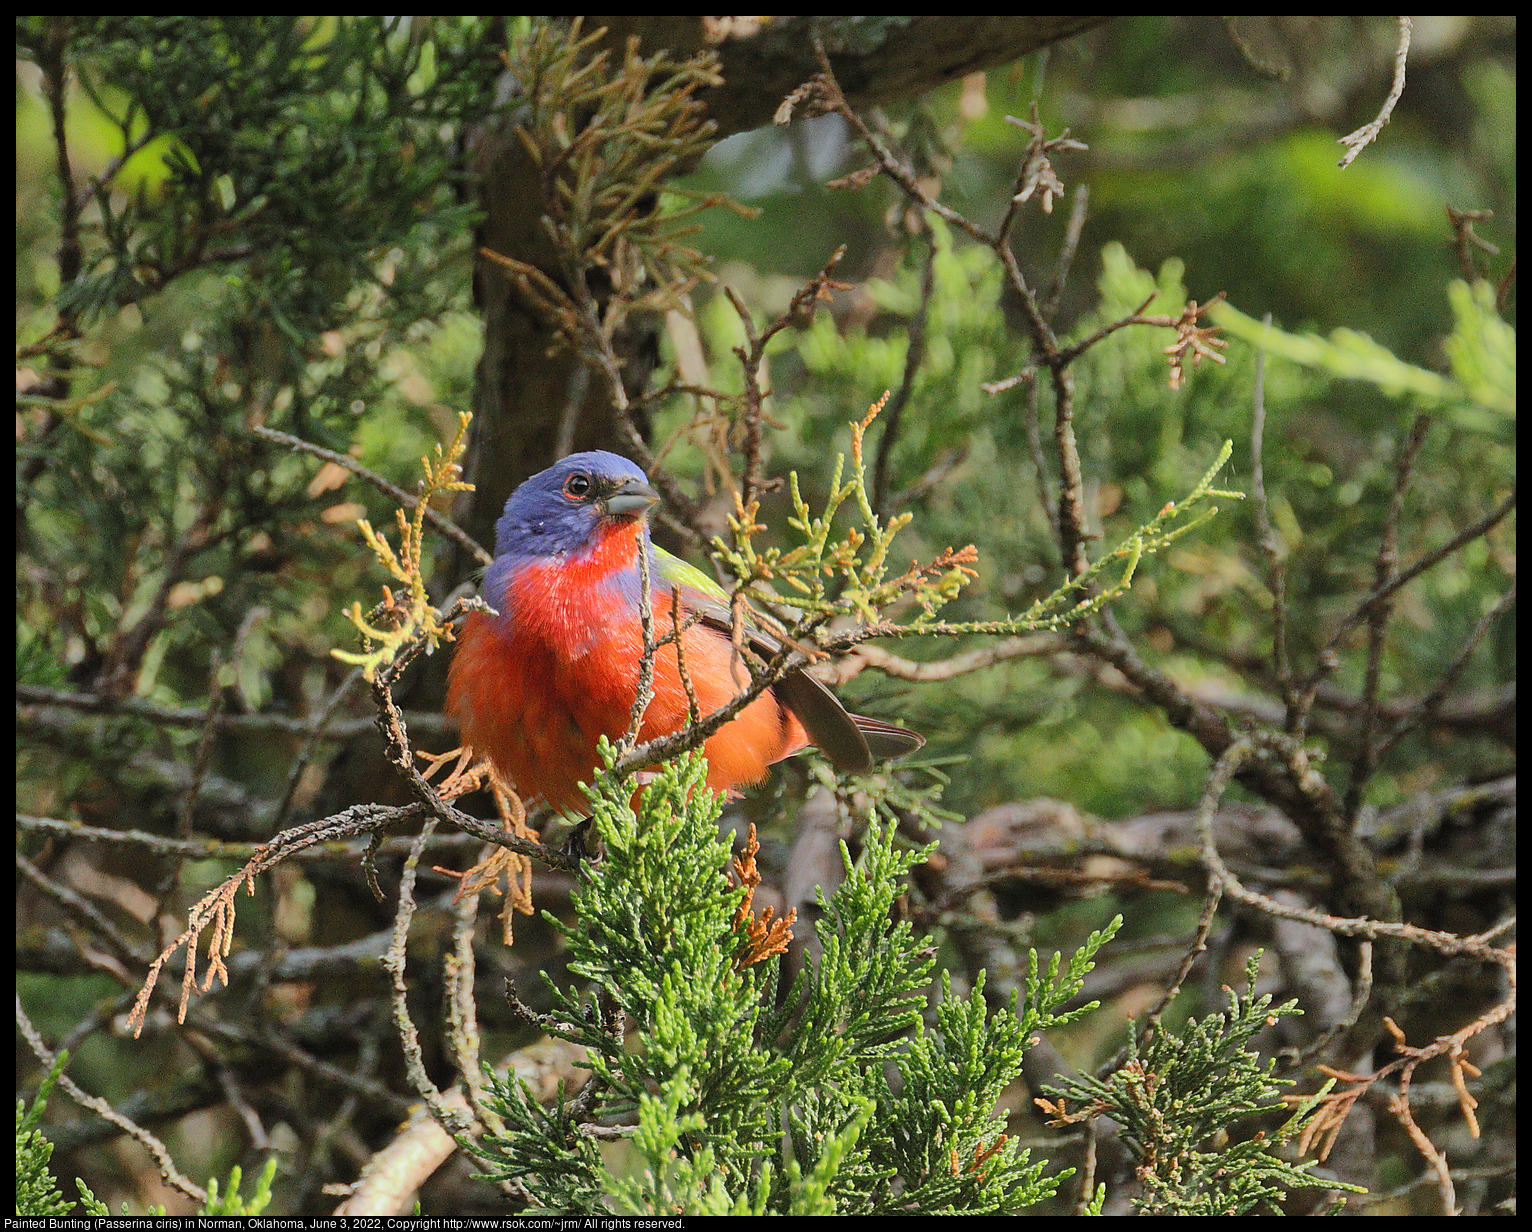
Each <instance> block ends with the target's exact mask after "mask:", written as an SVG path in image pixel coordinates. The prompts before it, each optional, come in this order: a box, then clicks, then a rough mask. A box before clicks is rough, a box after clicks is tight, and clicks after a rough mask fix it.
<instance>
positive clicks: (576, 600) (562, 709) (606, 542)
mask: <svg viewBox="0 0 1532 1232" xmlns="http://www.w3.org/2000/svg"><path fill="white" fill-rule="evenodd" d="M639 542H640V540H639V528H638V525H637V523H635V522H632V521H620V522H616V523H612V524H608V525H607V526H605V527H603V529H602V531H601V533H600V534H599V535H598V537H597V541H596V542H595V543H593V544H592V545H591V550H590V551H588V552H586V553H583V554H580V555H577V556H574V557H571V558H566V559H564V560H560V561H541V560H530V561H525V562H522V563H520V564H519V565H518V566H517V567H516V568H514V569H512V570H511V571H510V572H509V574H508V576H507V579H506V581H505V583H504V585H503V586H502V587H501V590H502V592H503V593H500V594H495V593H489V592H488V591H487V592H486V594H485V598H486V599H487V600H488V601H489V602H490V603H491V604H492V605H494V606H495V608H496V609H497V610H498V611H499V612H500V613H501V614H500V615H495V616H492V615H489V614H488V613H485V612H474V613H472V614H471V615H470V616H469V617H468V619H467V620H466V622H465V623H464V625H463V628H462V630H461V632H460V633H459V634H458V647H457V652H456V654H455V655H454V656H453V660H452V667H451V671H450V674H449V677H448V686H447V712H448V713H449V714H450V715H453V716H454V717H456V719H457V721H458V727H459V733H460V736H461V740H462V743H463V744H465V745H468V746H471V747H472V748H473V749H474V750H475V751H476V752H478V753H479V754H480V755H481V756H484V757H487V758H489V760H490V761H492V762H493V763H494V765H495V767H496V769H497V770H498V771H499V772H500V774H501V776H502V777H504V778H505V779H506V780H507V781H508V782H509V783H510V784H511V785H512V786H514V787H515V788H516V790H517V792H519V793H520V794H521V795H522V796H524V797H528V798H532V797H537V798H541V799H542V800H544V801H546V802H547V803H548V804H549V805H551V806H552V807H554V808H555V809H559V810H561V811H565V812H574V813H582V812H584V811H586V808H587V806H586V801H585V795H584V793H583V792H582V791H581V790H580V788H579V784H580V783H582V782H589V781H590V780H591V778H592V777H593V775H594V772H595V768H596V763H597V757H596V742H597V740H598V739H599V738H600V737H601V736H606V737H608V738H609V739H613V740H615V739H617V738H618V737H619V736H621V735H623V734H624V733H625V732H626V731H627V730H628V722H629V716H630V712H631V710H632V706H633V699H634V696H635V694H636V693H637V688H638V672H639V662H640V659H641V657H642V653H643V632H642V628H641V626H640V623H639V616H638V611H637V609H636V607H635V606H634V605H633V603H632V601H631V599H630V598H629V597H628V596H627V595H626V594H625V593H624V591H623V589H622V588H621V587H620V586H618V585H617V584H616V576H617V575H618V574H619V573H622V572H624V571H627V570H630V569H632V568H633V567H634V566H635V564H636V562H637V558H638V557H637V554H638V548H639ZM653 607H654V631H655V636H656V637H662V636H664V635H665V634H667V633H669V632H670V630H671V628H672V623H671V612H670V606H669V599H668V591H667V590H662V589H661V588H660V586H659V585H658V584H656V586H655V594H654V603H653ZM681 610H682V614H683V619H682V622H681V623H682V627H683V632H682V634H681V649H680V656H679V660H678V654H677V647H676V646H675V645H673V644H672V645H666V646H662V647H661V648H660V649H659V650H658V651H657V652H656V654H655V659H654V700H653V701H651V702H650V704H649V707H648V709H647V710H646V711H645V712H644V719H643V724H642V726H641V728H640V730H639V739H640V740H652V739H655V738H657V737H660V736H667V735H670V734H671V733H672V732H675V731H678V730H680V728H681V727H683V726H684V725H685V724H686V722H687V718H688V700H687V695H686V688H685V685H684V684H683V682H682V677H681V667H680V661H684V664H685V670H686V675H687V677H688V678H689V679H690V681H691V684H692V690H693V692H694V694H695V696H696V699H697V706H698V709H699V713H700V714H701V715H703V716H706V715H708V714H710V713H711V712H712V711H714V710H717V709H718V708H719V707H720V706H723V705H725V704H726V703H727V702H728V701H729V700H730V699H732V698H733V697H734V696H735V694H737V693H738V692H739V691H740V689H741V688H743V687H744V686H745V685H747V684H748V683H749V674H748V672H746V670H745V666H744V664H743V663H742V662H740V660H739V657H738V655H737V654H736V652H735V650H734V647H733V646H732V645H731V644H730V642H729V639H728V637H727V635H726V634H724V633H723V632H721V631H720V630H718V629H716V628H713V627H711V626H707V625H702V624H693V625H691V626H689V627H688V626H687V623H686V620H685V613H686V610H687V609H686V607H685V605H684V604H683V605H682V609H681ZM807 743H808V736H807V734H806V733H805V731H804V729H803V726H802V724H800V723H799V721H798V719H797V717H796V716H795V715H794V714H793V713H792V712H791V711H790V710H788V709H787V707H786V706H784V705H783V704H782V703H781V702H780V701H778V699H777V698H776V696H775V695H774V694H772V693H770V692H767V693H764V694H762V695H761V696H760V697H758V698H756V699H755V701H753V702H751V703H750V705H748V706H747V707H746V708H745V709H744V710H743V711H741V712H740V714H739V715H738V716H737V717H736V718H734V719H733V720H731V721H730V722H728V723H726V724H725V725H724V726H723V727H721V728H720V729H719V730H718V731H716V732H714V733H713V735H711V736H710V737H708V739H707V741H706V742H705V744H704V746H703V747H704V750H705V751H706V753H707V759H708V785H709V786H710V787H712V788H714V789H716V790H727V789H730V788H734V787H738V786H744V785H748V784H751V783H756V782H759V781H760V780H761V779H762V778H763V777H764V776H765V774H766V769H767V767H768V766H770V765H771V764H772V763H773V762H776V761H780V760H781V759H782V758H784V757H787V756H789V755H790V754H792V753H795V752H797V751H798V750H799V749H801V748H803V747H804V745H805V744H807Z"/></svg>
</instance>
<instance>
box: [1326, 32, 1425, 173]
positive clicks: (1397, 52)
mask: <svg viewBox="0 0 1532 1232" xmlns="http://www.w3.org/2000/svg"><path fill="white" fill-rule="evenodd" d="M1413 29H1414V23H1412V22H1411V21H1410V19H1409V18H1408V17H1401V18H1399V45H1398V46H1397V47H1396V48H1395V49H1394V84H1393V85H1392V86H1391V87H1390V89H1389V91H1388V98H1387V99H1385V100H1384V103H1383V109H1382V110H1381V111H1379V112H1378V114H1377V117H1376V118H1375V119H1373V120H1372V121H1371V122H1370V123H1367V124H1364V125H1362V127H1361V128H1359V129H1357V130H1356V132H1354V133H1347V134H1346V136H1344V137H1342V138H1341V139H1340V143H1341V145H1343V146H1346V147H1347V150H1346V153H1345V155H1344V157H1342V158H1341V160H1340V162H1339V164H1337V165H1338V166H1340V167H1342V168H1345V167H1349V166H1350V165H1351V160H1352V159H1354V158H1355V157H1356V156H1357V155H1358V154H1360V153H1361V152H1362V151H1363V150H1365V149H1366V148H1367V147H1368V146H1369V145H1371V144H1372V143H1373V141H1375V140H1376V139H1377V136H1378V134H1379V133H1381V132H1382V131H1383V126H1384V125H1385V124H1387V123H1388V117H1389V116H1391V115H1393V114H1394V104H1395V103H1397V102H1398V101H1399V96H1400V95H1401V94H1403V93H1404V62H1405V61H1406V60H1407V59H1408V58H1409V54H1410V32H1411V30H1413Z"/></svg>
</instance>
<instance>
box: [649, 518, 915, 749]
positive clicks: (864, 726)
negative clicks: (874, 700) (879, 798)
mask: <svg viewBox="0 0 1532 1232" xmlns="http://www.w3.org/2000/svg"><path fill="white" fill-rule="evenodd" d="M654 560H655V564H656V566H657V571H658V573H659V581H660V586H659V587H658V589H661V590H664V591H669V590H671V589H672V588H676V589H679V590H680V591H681V598H682V600H683V601H684V602H685V604H686V606H687V607H688V608H690V609H691V610H692V611H695V612H697V613H699V614H700V615H701V616H702V620H703V623H704V624H707V625H710V626H711V627H713V628H715V629H720V630H722V631H723V632H725V633H728V632H730V631H731V629H732V621H731V620H730V617H729V595H728V592H727V591H725V590H724V588H723V587H722V586H720V585H719V584H718V583H717V582H716V581H714V580H713V579H712V578H710V577H709V576H708V575H707V574H705V573H703V572H702V570H701V569H698V568H696V567H695V566H693V565H689V564H687V563H686V562H685V561H684V560H682V559H680V557H677V556H672V555H671V554H670V553H669V552H667V551H665V549H664V548H660V547H656V548H655V549H654ZM745 632H746V636H747V637H748V638H749V639H750V649H752V650H753V651H755V653H756V654H758V655H760V656H762V657H763V658H770V657H771V656H772V655H774V654H776V653H777V651H778V650H780V649H781V646H782V644H781V643H780V642H779V641H777V639H776V638H774V637H772V636H771V635H770V634H769V633H764V632H762V631H761V630H760V629H757V628H756V627H755V626H754V625H747V626H746V629H745ZM773 691H774V692H775V693H776V695H777V697H778V699H779V700H780V701H781V702H782V704H783V705H785V706H786V707H787V708H788V709H789V710H791V711H792V712H793V713H794V714H795V715H797V716H798V721H799V722H800V723H802V724H803V729H804V730H805V731H806V732H808V734H809V739H811V740H812V741H813V742H814V743H815V744H816V745H818V746H819V751H820V752H821V753H823V754H824V755H825V757H826V758H828V759H829V761H830V764H831V765H833V766H834V767H835V768H836V769H837V770H839V771H842V772H843V773H853V774H858V773H864V772H866V771H868V770H871V769H872V767H873V764H874V763H875V762H877V761H881V760H883V759H884V758H889V757H902V756H904V754H906V753H913V752H914V751H915V750H916V749H918V748H919V747H920V746H921V745H923V744H924V743H925V739H924V737H922V736H920V735H919V734H918V733H916V732H912V731H910V730H909V729H908V728H904V727H897V726H895V725H894V724H892V723H885V722H883V720H881V719H873V718H869V717H868V716H867V715H864V714H852V713H851V712H850V711H849V710H847V709H846V708H845V707H844V706H842V705H841V704H840V699H839V698H837V697H836V696H835V694H834V693H832V692H830V690H829V689H828V688H827V687H826V686H825V685H824V684H822V683H821V682H820V681H818V680H816V679H815V678H814V677H813V676H810V675H809V674H808V673H807V672H805V671H802V670H801V669H800V670H798V671H793V672H789V673H788V674H787V675H786V676H784V677H783V678H782V679H781V680H779V681H778V682H777V683H776V685H774V686H773Z"/></svg>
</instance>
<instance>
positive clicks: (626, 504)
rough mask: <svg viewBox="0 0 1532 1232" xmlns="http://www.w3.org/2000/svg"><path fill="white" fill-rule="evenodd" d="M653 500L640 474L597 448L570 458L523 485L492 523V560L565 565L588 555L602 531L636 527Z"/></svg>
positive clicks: (538, 474)
mask: <svg viewBox="0 0 1532 1232" xmlns="http://www.w3.org/2000/svg"><path fill="white" fill-rule="evenodd" d="M657 500H659V494H658V493H657V492H656V491H655V490H654V489H653V488H651V487H650V486H649V483H648V481H647V480H646V479H645V478H644V472H643V471H641V470H639V468H638V467H637V466H635V465H634V464H633V463H632V462H630V461H628V459H627V458H624V457H620V456H619V455H617V454H615V453H607V452H606V451H605V450H603V449H594V450H591V451H589V452H588V453H574V454H570V455H569V456H568V457H567V458H565V459H563V460H562V461H561V462H557V463H555V464H554V465H553V466H550V467H549V468H548V469H547V470H545V471H539V472H538V473H537V474H535V475H533V476H532V477H531V478H530V479H528V480H527V481H526V482H524V483H523V484H522V485H521V486H520V487H518V488H517V489H516V490H515V491H514V492H512V493H511V495H510V499H509V500H507V501H506V502H505V512H504V513H503V514H501V515H500V520H499V521H498V522H496V523H495V556H496V557H497V558H501V557H510V558H512V559H521V560H526V559H529V558H531V559H542V560H550V559H559V560H568V559H570V558H572V557H578V556H582V555H584V554H585V553H586V552H589V551H591V550H593V549H594V548H595V547H596V546H597V545H598V544H599V543H600V542H601V541H602V540H603V538H604V537H605V536H604V535H603V533H602V532H604V531H610V530H615V529H618V528H620V527H621V526H622V525H623V524H624V523H629V524H631V523H636V522H641V521H642V519H643V517H644V514H646V513H647V512H648V511H649V509H650V507H651V506H652V505H653V504H654V503H655V502H656V501H657Z"/></svg>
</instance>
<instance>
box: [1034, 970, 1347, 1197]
mask: <svg viewBox="0 0 1532 1232" xmlns="http://www.w3.org/2000/svg"><path fill="white" fill-rule="evenodd" d="M1259 963H1260V955H1259V954H1257V955H1254V956H1252V958H1251V959H1250V964H1249V967H1248V969H1247V986H1246V989H1245V991H1244V993H1243V994H1241V993H1238V992H1236V991H1234V990H1233V989H1226V990H1225V991H1226V992H1228V994H1229V1008H1228V1010H1227V1011H1225V1012H1224V1013H1222V1014H1210V1015H1208V1016H1207V1017H1206V1018H1203V1019H1201V1020H1200V1021H1199V1020H1196V1019H1194V1020H1192V1021H1190V1022H1188V1023H1187V1024H1186V1027H1185V1029H1184V1030H1182V1031H1181V1032H1180V1033H1178V1034H1171V1033H1169V1032H1167V1031H1165V1030H1164V1029H1163V1028H1161V1027H1158V1026H1156V1027H1155V1028H1154V1029H1153V1030H1152V1031H1151V1032H1150V1033H1149V1037H1148V1039H1147V1041H1145V1040H1142V1039H1141V1038H1140V1037H1139V1033H1138V1031H1137V1030H1136V1028H1132V1027H1130V1032H1129V1042H1128V1055H1127V1060H1126V1062H1125V1063H1124V1064H1123V1065H1122V1066H1120V1067H1119V1068H1117V1069H1116V1070H1114V1071H1113V1072H1112V1073H1111V1074H1110V1075H1109V1076H1108V1077H1107V1078H1105V1079H1104V1080H1102V1079H1096V1078H1092V1077H1088V1076H1087V1077H1084V1078H1079V1079H1071V1080H1069V1081H1066V1082H1064V1083H1061V1084H1060V1086H1059V1088H1058V1091H1059V1093H1060V1094H1062V1095H1064V1096H1065V1097H1066V1098H1068V1099H1076V1100H1084V1101H1086V1102H1087V1104H1088V1109H1087V1111H1088V1113H1089V1114H1090V1115H1093V1116H1094V1115H1097V1114H1104V1115H1105V1116H1107V1117H1109V1118H1111V1119H1112V1120H1113V1121H1116V1122H1117V1123H1118V1125H1120V1126H1121V1127H1122V1138H1123V1141H1124V1142H1125V1143H1126V1144H1127V1146H1128V1149H1129V1150H1130V1151H1132V1152H1133V1156H1134V1158H1135V1159H1136V1161H1137V1164H1138V1167H1137V1173H1138V1176H1139V1177H1140V1179H1141V1180H1142V1181H1143V1185H1144V1191H1145V1192H1144V1195H1143V1197H1142V1198H1139V1199H1137V1200H1136V1201H1135V1203H1134V1205H1135V1206H1137V1207H1138V1209H1139V1210H1140V1211H1142V1212H1143V1213H1145V1214H1152V1215H1246V1214H1252V1213H1260V1214H1269V1213H1280V1207H1279V1206H1278V1203H1279V1202H1280V1201H1281V1199H1282V1198H1283V1196H1284V1195H1285V1194H1286V1193H1287V1192H1288V1191H1289V1190H1293V1189H1341V1190H1351V1191H1352V1192H1358V1193H1360V1192H1362V1191H1361V1190H1358V1189H1356V1188H1355V1187H1353V1186H1348V1185H1343V1184H1340V1183H1338V1182H1336V1181H1334V1180H1326V1179H1321V1178H1319V1177H1315V1176H1312V1175H1310V1171H1309V1170H1310V1169H1311V1168H1313V1166H1314V1161H1313V1160H1304V1161H1302V1162H1299V1163H1291V1162H1289V1161H1288V1160H1285V1159H1283V1158H1281V1157H1280V1156H1279V1155H1277V1154H1276V1148H1278V1147H1280V1146H1282V1145H1284V1144H1286V1143H1288V1142H1291V1141H1292V1140H1294V1139H1296V1138H1297V1137H1298V1136H1299V1135H1300V1134H1301V1133H1302V1131H1303V1128H1304V1126H1305V1125H1306V1124H1307V1123H1308V1121H1309V1119H1310V1118H1311V1117H1312V1116H1313V1114H1314V1111H1315V1109H1316V1108H1317V1106H1318V1104H1319V1099H1320V1096H1322V1095H1323V1094H1324V1093H1325V1091H1328V1090H1329V1087H1328V1086H1326V1087H1325V1088H1324V1089H1323V1090H1321V1091H1320V1092H1319V1093H1318V1094H1317V1095H1315V1096H1314V1097H1312V1098H1311V1099H1307V1100H1305V1101H1303V1102H1302V1103H1301V1104H1300V1105H1299V1106H1298V1108H1297V1110H1296V1111H1295V1112H1294V1113H1293V1114H1292V1115H1291V1116H1289V1117H1288V1119H1287V1120H1286V1122H1285V1123H1284V1124H1283V1125H1282V1127H1281V1128H1280V1129H1279V1130H1278V1131H1277V1132H1276V1134H1275V1135H1268V1134H1266V1133H1265V1132H1264V1131H1255V1132H1253V1133H1250V1134H1248V1135H1244V1136H1241V1135H1240V1131H1239V1128H1238V1127H1239V1125H1240V1123H1241V1122H1249V1121H1253V1120H1255V1119H1256V1118H1258V1117H1262V1116H1265V1115H1268V1114H1269V1113H1271V1112H1272V1111H1273V1110H1275V1109H1277V1108H1279V1107H1280V1105H1279V1104H1275V1103H1272V1102H1271V1101H1272V1099H1273V1097H1274V1096H1276V1095H1277V1094H1278V1093H1279V1092H1280V1091H1281V1090H1282V1088H1283V1087H1284V1086H1291V1085H1292V1083H1290V1082H1287V1081H1285V1080H1283V1079H1279V1078H1274V1077H1273V1076H1272V1068H1273V1067H1274V1066H1275V1064H1276V1062H1275V1061H1273V1060H1267V1061H1264V1062H1263V1061H1262V1059H1261V1057H1260V1054H1259V1053H1258V1052H1257V1051H1256V1049H1255V1048H1254V1047H1253V1041H1254V1039H1255V1037H1256V1036H1257V1035H1258V1034H1259V1033H1260V1032H1262V1031H1264V1030H1266V1029H1267V1028H1268V1027H1270V1026H1273V1025H1274V1024H1275V1023H1276V1021H1277V1019H1278V1018H1283V1017H1286V1016H1287V1015H1289V1014H1299V1013H1301V1012H1302V1011H1301V1010H1299V1009H1298V1008H1297V1005H1296V1002H1293V1001H1288V1002H1286V1003H1285V1004H1283V1005H1279V1006H1276V1007H1273V1006H1272V1004H1271V1000H1272V999H1271V997H1270V996H1260V997H1258V996H1256V995H1255V981H1256V973H1257V967H1258V965H1259Z"/></svg>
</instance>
